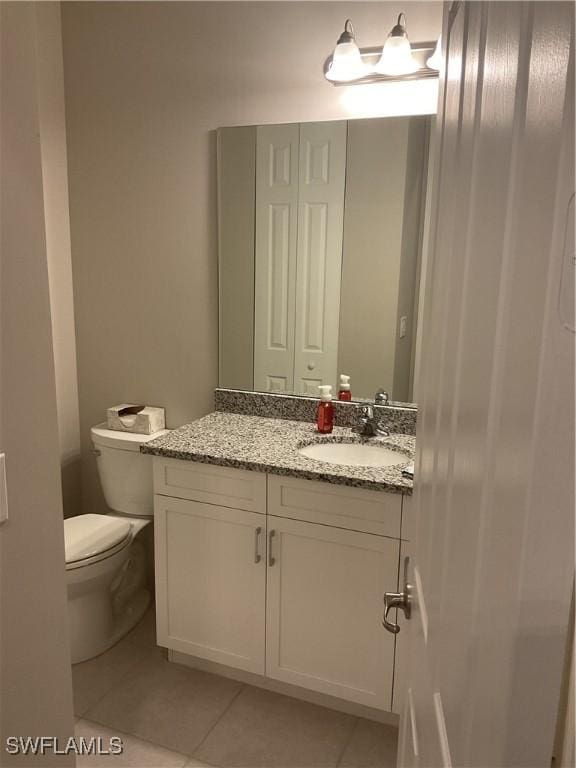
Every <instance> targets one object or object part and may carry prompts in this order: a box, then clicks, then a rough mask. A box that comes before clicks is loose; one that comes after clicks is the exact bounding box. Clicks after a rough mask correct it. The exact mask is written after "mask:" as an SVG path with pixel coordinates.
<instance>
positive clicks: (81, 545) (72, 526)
mask: <svg viewBox="0 0 576 768" xmlns="http://www.w3.org/2000/svg"><path fill="white" fill-rule="evenodd" d="M131 541H132V525H131V524H130V522H129V521H128V520H123V519H121V518H117V517H109V516H108V515H78V516H77V517H69V518H67V519H66V520H65V521H64V545H65V552H66V570H70V569H73V568H83V567H85V566H87V565H90V564H92V563H97V562H99V561H100V560H104V559H106V558H108V557H111V556H112V555H115V554H116V553H117V552H120V551H121V550H122V549H124V548H125V547H127V546H128V545H129V544H130V542H131Z"/></svg>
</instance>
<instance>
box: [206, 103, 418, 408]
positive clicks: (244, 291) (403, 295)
mask: <svg viewBox="0 0 576 768" xmlns="http://www.w3.org/2000/svg"><path fill="white" fill-rule="evenodd" d="M432 119H433V118H431V117H430V116H424V117H422V116H418V117H386V118H374V119H367V120H350V121H335V122H320V123H293V124H287V125H265V126H248V127H239V128H222V129H220V130H219V132H218V211H219V302H220V348H219V358H220V370H219V384H220V386H221V387H228V388H232V389H246V390H255V391H263V392H282V393H289V394H298V395H312V396H314V397H317V396H318V386H319V385H320V384H332V385H333V387H334V393H335V396H336V392H337V390H338V382H339V376H340V374H347V375H349V376H350V377H351V389H352V395H353V398H354V399H358V398H373V397H374V394H375V392H376V391H377V390H378V389H380V388H383V389H384V390H385V391H386V392H388V393H389V395H390V399H391V400H394V401H402V402H412V401H413V399H414V397H413V391H414V372H415V365H416V349H417V337H418V334H419V331H420V329H419V322H418V316H419V291H420V275H421V271H422V260H423V259H422V255H423V244H424V234H423V233H424V220H425V211H426V191H427V177H428V155H429V152H428V148H429V140H430V126H431V120H432Z"/></svg>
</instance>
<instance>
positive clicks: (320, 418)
mask: <svg viewBox="0 0 576 768" xmlns="http://www.w3.org/2000/svg"><path fill="white" fill-rule="evenodd" d="M318 389H319V390H320V402H319V403H318V411H317V413H316V426H317V427H318V432H321V433H322V434H323V435H327V434H329V433H330V432H332V429H333V427H334V406H333V405H332V385H331V384H321V385H320V386H319V387H318Z"/></svg>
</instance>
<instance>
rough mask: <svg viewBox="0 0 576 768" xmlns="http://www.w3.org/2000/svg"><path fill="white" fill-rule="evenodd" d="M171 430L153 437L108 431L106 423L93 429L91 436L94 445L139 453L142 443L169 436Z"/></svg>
mask: <svg viewBox="0 0 576 768" xmlns="http://www.w3.org/2000/svg"><path fill="white" fill-rule="evenodd" d="M168 432H170V430H169V429H161V430H159V431H158V432H153V433H152V434H151V435H140V434H137V433H136V432H120V431H119V430H116V429H108V428H107V426H106V422H104V423H103V424H97V425H96V426H95V427H92V429H91V430H90V434H91V436H92V442H93V443H94V445H104V446H106V447H108V448H118V449H119V450H121V451H139V450H140V446H141V445H142V443H148V442H149V441H150V440H155V439H156V438H157V437H162V435H167V434H168Z"/></svg>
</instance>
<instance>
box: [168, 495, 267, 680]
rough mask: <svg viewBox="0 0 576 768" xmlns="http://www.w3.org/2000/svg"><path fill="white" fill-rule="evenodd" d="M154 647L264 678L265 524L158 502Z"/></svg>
mask: <svg viewBox="0 0 576 768" xmlns="http://www.w3.org/2000/svg"><path fill="white" fill-rule="evenodd" d="M154 536H155V563H156V614H157V629H158V642H159V644H160V645H163V646H166V647H167V648H172V649H173V650H175V651H181V652H183V653H189V654H192V655H194V656H198V657H200V658H203V659H208V660H210V661H215V662H219V663H221V664H227V665H229V666H232V667H237V668H238V669H244V670H247V671H249V672H255V673H257V674H261V675H262V674H264V653H265V639H264V635H265V603H266V556H265V555H266V551H265V550H266V517H265V515H260V514H257V513H255V512H246V511H243V510H239V509H228V508H225V507H218V506H215V505H213V504H203V503H201V502H197V501H187V500H183V499H173V498H170V497H168V496H158V495H157V496H155V508H154Z"/></svg>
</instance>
